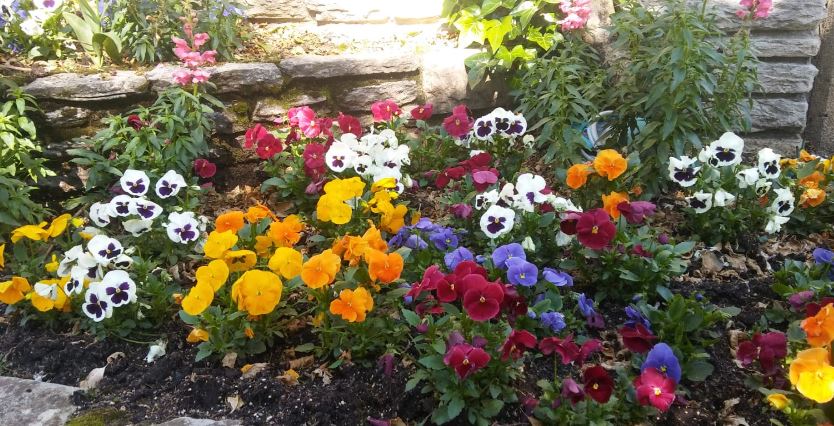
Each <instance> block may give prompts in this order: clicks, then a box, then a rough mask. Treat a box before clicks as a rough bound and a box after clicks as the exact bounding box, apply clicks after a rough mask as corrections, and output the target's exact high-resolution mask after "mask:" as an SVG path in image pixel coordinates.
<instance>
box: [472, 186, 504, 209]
mask: <svg viewBox="0 0 834 426" xmlns="http://www.w3.org/2000/svg"><path fill="white" fill-rule="evenodd" d="M496 202H498V190H497V189H493V190H491V191H487V192H483V193H480V194H478V195H476V196H475V208H476V209H478V210H483V209H485V208H488V207H490V206H492V205H493V204H495V203H496Z"/></svg>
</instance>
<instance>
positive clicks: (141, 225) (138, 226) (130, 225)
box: [122, 219, 153, 237]
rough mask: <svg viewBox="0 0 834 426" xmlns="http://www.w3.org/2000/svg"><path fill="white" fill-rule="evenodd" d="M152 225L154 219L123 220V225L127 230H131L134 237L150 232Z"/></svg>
mask: <svg viewBox="0 0 834 426" xmlns="http://www.w3.org/2000/svg"><path fill="white" fill-rule="evenodd" d="M152 225H153V220H152V219H150V220H146V219H128V220H126V221H124V222H122V226H123V227H124V228H125V231H127V232H130V234H131V235H133V236H134V237H138V236H140V235H142V234H144V233H145V232H148V231H149V230H150V229H151V226H152Z"/></svg>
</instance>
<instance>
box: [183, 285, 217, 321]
mask: <svg viewBox="0 0 834 426" xmlns="http://www.w3.org/2000/svg"><path fill="white" fill-rule="evenodd" d="M213 300H214V289H213V288H212V287H211V284H208V283H202V282H199V281H198V282H197V285H195V286H194V287H191V290H190V291H189V292H188V295H186V296H185V297H184V298H183V299H182V310H183V311H185V313H187V314H188V315H200V314H201V313H203V311H205V310H206V309H208V307H209V306H211V302H212V301H213Z"/></svg>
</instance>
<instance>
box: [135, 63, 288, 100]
mask: <svg viewBox="0 0 834 426" xmlns="http://www.w3.org/2000/svg"><path fill="white" fill-rule="evenodd" d="M179 68H180V66H178V65H175V64H159V65H157V66H156V67H155V68H154V69H152V70H150V71H148V72H147V73H146V74H145V77H147V79H148V81H150V83H151V88H152V90H154V91H155V92H160V91H162V90H165V89H166V88H168V87H170V86H172V85H174V72H175V71H176V70H177V69H179ZM205 69H206V71H208V72H210V73H211V78H210V79H209V81H210V82H212V83H213V84H214V85H215V86H216V89H215V90H214V92H215V93H220V94H228V93H241V94H243V93H274V92H277V91H279V90H281V87H282V85H283V83H284V78H283V76H282V74H281V70H280V69H278V66H277V65H275V64H273V63H270V62H227V63H224V64H221V65H218V66H213V67H206V68H205Z"/></svg>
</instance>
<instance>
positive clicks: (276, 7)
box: [244, 0, 312, 22]
mask: <svg viewBox="0 0 834 426" xmlns="http://www.w3.org/2000/svg"><path fill="white" fill-rule="evenodd" d="M244 3H245V5H246V6H247V7H246V16H247V18H249V19H251V20H255V21H271V22H300V21H310V20H312V18H311V17H310V13H309V12H308V11H307V5H306V4H305V3H304V0H245V1H244Z"/></svg>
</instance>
